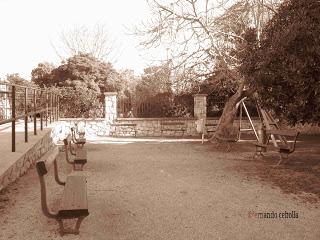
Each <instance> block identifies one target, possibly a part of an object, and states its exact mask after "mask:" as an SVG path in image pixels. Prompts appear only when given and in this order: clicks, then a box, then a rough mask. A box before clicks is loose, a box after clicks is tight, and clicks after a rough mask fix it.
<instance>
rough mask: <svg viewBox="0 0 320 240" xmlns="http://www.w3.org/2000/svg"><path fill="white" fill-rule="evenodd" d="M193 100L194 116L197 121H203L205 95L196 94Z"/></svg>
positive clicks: (205, 114)
mask: <svg viewBox="0 0 320 240" xmlns="http://www.w3.org/2000/svg"><path fill="white" fill-rule="evenodd" d="M193 99H194V106H193V109H194V116H195V117H196V118H197V119H205V118H206V117H207V94H196V95H194V96H193Z"/></svg>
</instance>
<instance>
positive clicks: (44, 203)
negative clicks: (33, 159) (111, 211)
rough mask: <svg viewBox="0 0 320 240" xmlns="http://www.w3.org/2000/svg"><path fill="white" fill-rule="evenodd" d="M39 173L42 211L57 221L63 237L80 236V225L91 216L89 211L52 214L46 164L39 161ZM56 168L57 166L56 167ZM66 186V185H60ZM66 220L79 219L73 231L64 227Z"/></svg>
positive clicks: (37, 164)
mask: <svg viewBox="0 0 320 240" xmlns="http://www.w3.org/2000/svg"><path fill="white" fill-rule="evenodd" d="M36 168H37V173H38V176H39V180H40V189H41V209H42V212H43V214H44V215H45V216H46V217H48V218H53V219H55V220H56V221H57V222H58V224H59V231H60V234H61V235H62V236H63V235H64V234H79V232H80V231H79V229H80V225H81V223H82V221H83V219H84V218H85V217H87V216H88V215H89V211H88V209H79V210H74V209H71V210H70V211H68V210H67V211H68V212H66V210H65V209H64V210H59V211H58V212H52V211H51V210H50V209H49V208H48V204H47V190H46V182H45V178H44V175H46V174H47V173H48V171H47V168H46V165H45V162H44V161H39V162H37V163H36ZM55 168H56V165H55ZM60 185H65V183H63V184H60ZM64 219H77V221H76V224H75V226H74V228H73V229H66V228H64V226H63V220H64Z"/></svg>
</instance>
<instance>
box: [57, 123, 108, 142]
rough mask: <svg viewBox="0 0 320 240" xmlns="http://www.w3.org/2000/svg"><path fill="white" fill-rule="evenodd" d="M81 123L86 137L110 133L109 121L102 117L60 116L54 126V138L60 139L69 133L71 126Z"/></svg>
mask: <svg viewBox="0 0 320 240" xmlns="http://www.w3.org/2000/svg"><path fill="white" fill-rule="evenodd" d="M80 123H82V125H83V128H84V130H85V136H86V138H89V139H90V137H97V136H101V137H102V136H109V135H110V123H109V122H108V121H107V120H106V119H104V118H86V119H84V118H60V119H59V122H58V123H57V125H56V126H55V130H54V132H55V139H57V142H59V141H62V140H63V139H64V138H65V137H66V136H67V135H68V134H70V133H71V127H75V125H76V124H78V125H79V124H80Z"/></svg>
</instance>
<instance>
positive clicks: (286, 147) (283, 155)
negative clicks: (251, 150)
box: [255, 129, 299, 165]
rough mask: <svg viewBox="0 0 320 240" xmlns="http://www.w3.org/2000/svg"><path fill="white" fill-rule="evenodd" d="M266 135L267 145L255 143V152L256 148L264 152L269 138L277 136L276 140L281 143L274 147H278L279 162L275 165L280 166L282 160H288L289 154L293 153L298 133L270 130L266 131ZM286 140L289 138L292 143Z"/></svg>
mask: <svg viewBox="0 0 320 240" xmlns="http://www.w3.org/2000/svg"><path fill="white" fill-rule="evenodd" d="M266 134H267V143H266V144H262V143H256V144H255V145H256V151H257V149H258V148H260V149H263V150H266V149H267V145H268V142H269V139H270V136H278V138H279V139H280V140H281V143H280V144H279V146H278V145H276V147H278V152H279V153H280V160H279V162H278V163H277V165H280V164H281V162H282V161H283V160H287V159H288V157H289V154H291V153H293V152H294V151H295V148H296V143H297V139H298V136H299V132H298V131H295V130H281V129H270V130H267V131H266ZM288 138H291V139H292V141H291V142H289V141H288V140H289V139H288ZM260 151H261V150H260Z"/></svg>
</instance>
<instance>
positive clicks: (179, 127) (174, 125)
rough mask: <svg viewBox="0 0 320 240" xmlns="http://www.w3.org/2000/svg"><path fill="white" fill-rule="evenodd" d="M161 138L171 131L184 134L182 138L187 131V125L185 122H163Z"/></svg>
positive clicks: (161, 123) (161, 124)
mask: <svg viewBox="0 0 320 240" xmlns="http://www.w3.org/2000/svg"><path fill="white" fill-rule="evenodd" d="M160 126H161V130H160V131H161V136H162V134H163V132H166V131H171V132H182V136H183V134H184V132H185V131H186V124H185V123H184V122H178V121H168V122H167V121H161V122H160Z"/></svg>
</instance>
